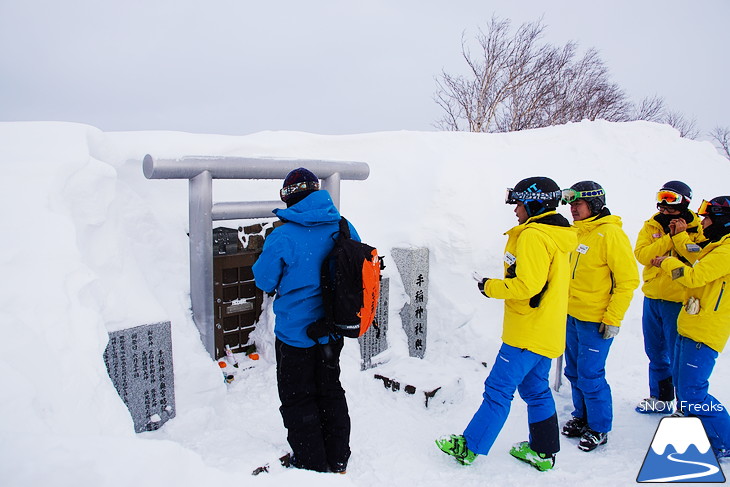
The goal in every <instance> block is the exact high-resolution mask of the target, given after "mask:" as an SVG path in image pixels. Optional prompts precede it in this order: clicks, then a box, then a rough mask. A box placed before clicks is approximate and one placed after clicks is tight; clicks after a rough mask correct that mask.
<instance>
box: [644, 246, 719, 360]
mask: <svg viewBox="0 0 730 487" xmlns="http://www.w3.org/2000/svg"><path fill="white" fill-rule="evenodd" d="M655 269H658V268H656V267H655ZM661 271H663V272H662V273H663V274H665V275H666V276H667V277H668V278H670V279H672V280H673V282H674V283H676V284H681V285H682V286H684V289H685V301H684V303H685V307H684V308H682V310H681V311H680V312H679V318H678V319H677V331H678V332H679V334H680V335H682V336H685V337H687V338H691V339H692V340H694V341H696V342H699V343H704V344H705V345H707V346H708V347H710V348H711V349H713V350H715V351H716V352H718V353H719V352H722V351H723V349H724V348H725V345H726V344H727V340H728V336H730V296H728V294H730V235H725V236H724V237H723V238H721V239H720V240H719V241H718V242H711V243H709V244H707V246H706V247H705V248H704V249H702V251H701V252H700V253H699V256H698V257H697V260H696V261H695V262H694V265H693V266H688V265H685V264H683V263H682V262H681V261H680V260H679V259H677V258H674V257H672V258H668V259H664V262H662V267H661ZM690 298H695V299H699V305H700V306H699V312H698V313H697V314H689V313H688V312H687V306H686V303H687V301H688V300H689V299H690Z"/></svg>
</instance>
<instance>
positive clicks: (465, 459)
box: [436, 435, 477, 465]
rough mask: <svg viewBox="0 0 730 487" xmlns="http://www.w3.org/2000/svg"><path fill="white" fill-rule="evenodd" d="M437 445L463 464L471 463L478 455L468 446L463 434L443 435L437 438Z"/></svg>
mask: <svg viewBox="0 0 730 487" xmlns="http://www.w3.org/2000/svg"><path fill="white" fill-rule="evenodd" d="M436 446H438V447H439V449H440V450H441V451H442V452H444V453H446V454H447V455H451V456H452V457H454V458H455V459H456V461H457V462H459V463H460V464H462V465H471V464H472V463H473V462H474V459H475V458H476V457H477V454H476V453H474V452H473V451H471V450H470V449H469V448H467V446H466V439H465V438H464V436H462V435H449V436H442V437H441V438H439V439H438V440H436Z"/></svg>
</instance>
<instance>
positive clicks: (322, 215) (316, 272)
mask: <svg viewBox="0 0 730 487" xmlns="http://www.w3.org/2000/svg"><path fill="white" fill-rule="evenodd" d="M274 214H276V216H277V217H279V219H280V220H281V221H283V222H284V225H282V226H280V227H278V228H276V229H275V230H274V231H273V232H271V235H269V236H268V237H267V238H266V241H265V242H264V249H263V252H262V253H261V255H260V256H259V258H258V260H257V261H256V263H255V264H254V265H253V274H254V279H255V280H256V286H257V287H258V288H259V289H261V290H263V291H265V292H267V293H270V292H272V291H276V299H275V300H274V313H275V314H276V324H275V326H274V334H275V335H276V337H277V338H278V339H279V340H281V341H282V342H284V343H286V344H287V345H291V346H293V347H300V348H309V347H312V346H314V341H313V340H312V339H311V338H309V337H308V336H307V332H306V330H307V327H308V326H309V325H310V324H312V323H313V322H315V321H317V320H318V319H320V318H322V317H324V308H323V306H322V292H321V288H320V284H319V281H320V272H321V268H322V262H324V259H325V257H326V256H327V254H329V252H330V251H331V250H332V247H333V246H334V240H333V237H334V236H335V233H336V232H337V230H338V228H339V222H340V212H339V211H337V208H336V207H335V205H334V203H333V202H332V198H331V197H330V195H329V193H328V192H327V191H325V190H319V191H315V192H313V193H312V194H310V195H309V196H307V197H306V198H304V199H303V200H302V201H300V202H299V203H297V204H295V205H294V206H292V207H290V208H286V209H283V210H279V209H277V210H274ZM350 235H351V237H352V238H353V239H354V240H358V241H359V240H360V237H359V236H358V234H357V232H356V231H355V229H354V228H353V226H352V225H350ZM321 341H322V342H323V343H326V341H327V338H324V339H322V340H321Z"/></svg>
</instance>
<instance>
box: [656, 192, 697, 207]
mask: <svg viewBox="0 0 730 487" xmlns="http://www.w3.org/2000/svg"><path fill="white" fill-rule="evenodd" d="M656 200H657V203H666V204H667V205H678V204H680V203H682V202H683V201H687V203H689V200H688V199H686V198H685V197H684V196H682V195H681V194H679V193H677V192H676V191H672V190H670V189H660V190H659V192H658V193H657V194H656Z"/></svg>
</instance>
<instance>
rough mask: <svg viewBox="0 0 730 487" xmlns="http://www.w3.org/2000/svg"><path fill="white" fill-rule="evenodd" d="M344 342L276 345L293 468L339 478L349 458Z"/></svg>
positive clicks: (281, 394) (277, 342)
mask: <svg viewBox="0 0 730 487" xmlns="http://www.w3.org/2000/svg"><path fill="white" fill-rule="evenodd" d="M343 345H344V342H343V339H342V338H340V339H339V340H337V341H334V342H330V343H329V344H327V345H316V346H314V347H311V348H298V347H292V346H290V345H287V344H285V343H284V342H282V341H281V340H279V339H277V340H276V379H277V384H278V388H279V399H280V400H281V407H280V408H279V410H280V411H281V417H282V419H283V420H284V426H285V427H286V429H287V433H288V434H287V440H288V441H289V445H290V446H291V449H292V454H293V457H294V465H295V466H296V467H299V468H304V469H307V470H315V471H318V472H327V471H333V472H342V471H344V470H345V468H346V467H347V460H348V459H349V458H350V415H349V413H348V409H347V400H346V399H345V390H344V389H343V388H342V385H341V384H340V352H341V351H342V347H343Z"/></svg>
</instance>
